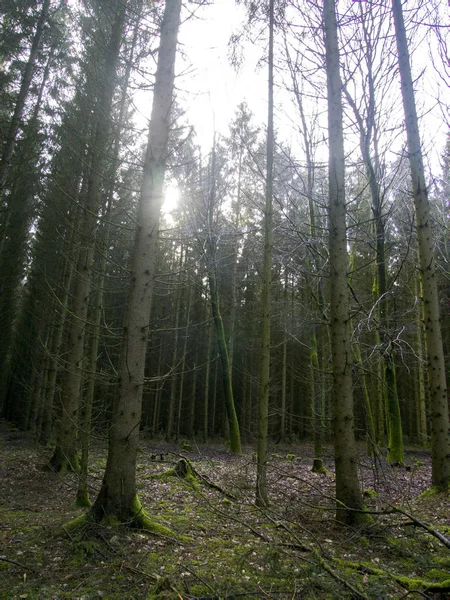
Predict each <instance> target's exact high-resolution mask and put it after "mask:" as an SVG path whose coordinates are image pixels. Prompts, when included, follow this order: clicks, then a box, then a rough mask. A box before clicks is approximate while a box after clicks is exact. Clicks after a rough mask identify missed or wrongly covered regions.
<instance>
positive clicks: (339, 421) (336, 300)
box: [323, 0, 363, 523]
mask: <svg viewBox="0 0 450 600" xmlns="http://www.w3.org/2000/svg"><path fill="white" fill-rule="evenodd" d="M323 17H324V28H325V52H326V54H325V56H326V68H327V92H328V135H329V167H328V177H329V216H330V224H329V227H330V238H329V256H330V271H331V272H330V285H331V290H330V294H331V307H330V323H331V325H330V328H331V352H332V362H333V400H334V452H335V465H336V501H337V513H336V518H337V520H338V521H341V522H346V523H354V522H355V521H358V514H359V513H357V512H353V510H355V509H356V510H360V509H362V507H363V502H362V496H361V492H360V489H359V482H358V474H357V470H356V446H355V432H354V414H353V382H352V362H353V361H352V348H351V340H350V332H349V319H350V306H349V304H350V303H349V293H348V275H347V267H348V262H349V257H348V250H347V232H346V208H345V158H344V156H345V155H344V136H343V125H342V83H341V76H340V72H339V45H338V37H337V21H336V12H335V0H324V12H323ZM347 509H350V510H347ZM352 509H353V510H352Z"/></svg>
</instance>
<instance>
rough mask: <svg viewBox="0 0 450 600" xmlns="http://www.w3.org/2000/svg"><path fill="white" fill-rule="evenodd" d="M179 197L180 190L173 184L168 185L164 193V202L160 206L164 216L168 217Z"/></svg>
mask: <svg viewBox="0 0 450 600" xmlns="http://www.w3.org/2000/svg"><path fill="white" fill-rule="evenodd" d="M179 197H180V190H179V189H178V187H177V186H176V185H175V184H174V183H170V184H169V185H168V186H167V187H166V189H165V191H164V202H163V205H162V211H163V213H164V214H166V215H168V214H170V213H171V212H173V211H174V210H175V209H176V207H177V205H178V200H179Z"/></svg>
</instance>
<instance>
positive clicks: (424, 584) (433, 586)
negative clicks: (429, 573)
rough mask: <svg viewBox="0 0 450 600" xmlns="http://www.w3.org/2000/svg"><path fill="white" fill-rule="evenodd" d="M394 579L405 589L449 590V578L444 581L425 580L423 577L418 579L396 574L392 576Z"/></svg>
mask: <svg viewBox="0 0 450 600" xmlns="http://www.w3.org/2000/svg"><path fill="white" fill-rule="evenodd" d="M447 576H448V574H447ZM394 579H395V581H397V582H398V583H400V584H401V585H402V586H403V587H405V588H406V589H407V590H412V589H425V590H432V591H433V592H438V591H448V590H450V579H445V580H444V581H426V580H424V579H418V578H416V577H415V578H410V577H404V576H403V575H397V576H395V577H394Z"/></svg>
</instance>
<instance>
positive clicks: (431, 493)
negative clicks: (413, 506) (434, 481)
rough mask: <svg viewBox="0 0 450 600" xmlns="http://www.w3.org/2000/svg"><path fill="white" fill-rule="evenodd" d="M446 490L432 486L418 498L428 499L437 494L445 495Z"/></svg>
mask: <svg viewBox="0 0 450 600" xmlns="http://www.w3.org/2000/svg"><path fill="white" fill-rule="evenodd" d="M447 492H448V490H446V489H443V488H440V487H438V486H433V487H431V488H430V489H428V490H425V491H424V492H422V493H421V494H420V496H419V498H430V497H431V496H437V495H438V494H446V493H447Z"/></svg>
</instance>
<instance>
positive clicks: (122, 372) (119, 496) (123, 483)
mask: <svg viewBox="0 0 450 600" xmlns="http://www.w3.org/2000/svg"><path fill="white" fill-rule="evenodd" d="M180 12H181V0H166V4H165V9H164V16H163V20H162V24H161V34H160V44H159V51H158V66H157V70H156V78H155V85H154V91H153V105H152V115H151V120H150V130H149V137H148V144H147V152H146V156H145V162H144V178H143V182H142V187H141V194H140V199H139V205H138V215H137V223H138V227H137V230H136V238H135V243H134V252H133V262H132V268H131V272H132V275H131V283H130V289H129V295H128V303H127V308H126V312H125V318H124V327H123V337H122V348H121V354H120V362H119V382H118V392H117V397H116V401H115V405H114V409H113V418H112V423H111V427H110V432H109V448H108V458H107V464H106V471H105V474H104V477H103V482H102V486H101V489H100V492H99V494H98V496H97V499H96V501H95V503H94V505H93V506H92V508H91V513H90V514H91V516H92V517H93V518H94V519H95V520H98V521H100V520H102V519H103V518H104V517H114V518H116V519H118V520H119V521H120V522H123V523H133V524H136V525H138V526H144V527H151V523H150V522H149V519H148V517H147V516H146V514H145V512H144V511H143V510H142V506H141V505H140V502H139V500H138V498H137V495H136V454H137V448H138V441H139V426H140V421H141V410H142V391H143V383H144V372H145V357H146V350H147V342H148V323H149V317H150V311H151V303H152V292H153V277H154V272H155V263H156V248H157V242H158V230H159V220H160V213H161V205H162V201H163V184H164V175H165V169H166V161H167V146H168V136H169V128H170V113H171V108H172V102H173V88H174V79H175V71H174V67H175V56H176V48H177V37H178V29H179V23H180Z"/></svg>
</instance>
